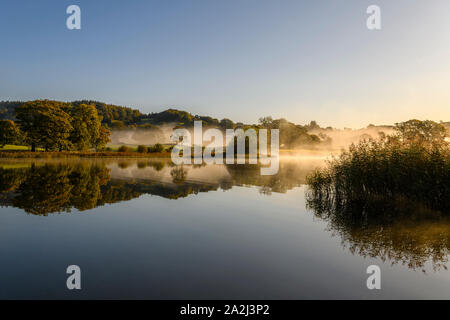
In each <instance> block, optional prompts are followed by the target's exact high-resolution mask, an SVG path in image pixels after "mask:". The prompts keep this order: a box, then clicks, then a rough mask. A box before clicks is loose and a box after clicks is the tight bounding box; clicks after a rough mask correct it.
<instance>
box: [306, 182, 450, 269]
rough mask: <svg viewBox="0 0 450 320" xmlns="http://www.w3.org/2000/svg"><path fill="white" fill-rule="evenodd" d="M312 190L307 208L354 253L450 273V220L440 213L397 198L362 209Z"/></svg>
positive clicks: (413, 267)
mask: <svg viewBox="0 0 450 320" xmlns="http://www.w3.org/2000/svg"><path fill="white" fill-rule="evenodd" d="M341 203H343V202H342V201H340V200H336V199H335V198H334V197H326V196H323V194H321V193H315V192H313V191H311V190H310V191H309V192H308V194H307V206H308V207H309V208H311V209H313V210H314V212H315V215H316V216H317V217H319V218H321V219H324V220H325V221H327V222H328V228H329V230H330V231H331V232H332V233H334V234H336V235H338V236H339V237H340V238H341V239H342V245H343V246H344V247H347V248H348V249H349V250H350V252H352V253H354V254H355V253H356V254H359V255H361V256H363V257H372V258H380V259H381V260H382V261H389V262H391V263H392V264H402V265H405V266H408V267H409V268H411V269H414V270H416V269H422V270H423V271H424V270H425V266H426V264H427V263H430V264H431V266H432V268H433V270H438V269H441V268H443V269H447V267H446V263H447V262H448V257H449V255H450V219H448V218H446V217H443V216H442V214H441V213H439V212H433V211H430V210H428V209H425V208H423V207H422V208H421V207H420V206H418V205H417V204H411V203H407V202H405V201H404V200H403V199H397V201H396V205H395V206H394V205H393V204H386V203H385V202H383V201H380V202H372V203H371V204H370V206H368V205H367V204H364V205H360V204H358V203H354V202H344V203H345V206H342V205H341Z"/></svg>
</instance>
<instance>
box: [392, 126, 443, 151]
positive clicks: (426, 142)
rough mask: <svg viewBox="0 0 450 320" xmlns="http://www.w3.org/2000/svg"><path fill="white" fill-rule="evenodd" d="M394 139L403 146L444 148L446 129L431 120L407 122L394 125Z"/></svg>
mask: <svg viewBox="0 0 450 320" xmlns="http://www.w3.org/2000/svg"><path fill="white" fill-rule="evenodd" d="M394 129H395V131H396V137H397V138H398V139H399V140H400V142H402V143H403V144H408V145H417V146H421V147H425V148H431V147H444V146H447V144H448V142H446V137H447V131H446V128H445V127H444V126H443V125H442V124H439V123H437V122H434V121H431V120H425V121H420V120H415V119H414V120H409V121H406V122H401V123H396V124H395V128H394Z"/></svg>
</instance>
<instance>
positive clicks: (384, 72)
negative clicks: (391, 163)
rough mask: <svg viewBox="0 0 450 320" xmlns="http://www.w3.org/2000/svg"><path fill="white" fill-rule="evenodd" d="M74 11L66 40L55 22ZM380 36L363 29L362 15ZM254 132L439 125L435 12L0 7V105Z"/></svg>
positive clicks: (233, 0) (356, 5)
mask: <svg viewBox="0 0 450 320" xmlns="http://www.w3.org/2000/svg"><path fill="white" fill-rule="evenodd" d="M72 4H76V5H78V6H79V7H80V9H81V30H69V29H67V27H66V19H67V17H68V16H69V15H68V14H67V13H66V8H67V7H68V6H69V5H72ZM372 4H375V5H378V6H379V7H380V9H381V30H369V29H368V28H367V27H366V20H367V18H368V16H369V15H368V14H367V13H366V9H367V7H368V6H369V5H372ZM32 99H56V100H63V101H72V100H80V99H91V100H99V101H103V102H107V103H113V104H118V105H124V106H130V107H133V108H138V109H139V110H141V111H142V112H144V113H149V112H159V111H162V110H164V109H167V108H169V107H173V108H179V109H182V110H186V111H189V112H191V113H192V114H199V115H210V116H213V117H215V118H219V119H221V118H230V119H232V120H234V121H240V122H245V123H256V122H257V121H258V119H259V118H260V117H262V116H269V115H270V116H272V117H273V118H281V117H283V118H286V119H288V120H289V121H292V122H295V123H298V124H305V123H309V121H311V120H316V121H317V122H318V123H319V124H320V125H322V126H333V127H338V128H343V127H353V128H356V127H364V126H367V125H368V124H392V123H395V122H400V121H406V120H409V119H412V118H416V119H422V120H424V119H430V120H435V121H439V120H443V121H450V1H448V0H434V1H428V0H417V1H409V0H397V1H389V0H370V1H366V0H346V1H344V0H317V1H300V0H292V1H291V0H280V1H275V0H271V1H267V0H226V1H225V0H183V1H175V0H174V1H166V0H161V1H153V0H148V1H143V0H127V1H114V0H95V1H92V0H83V1H76V0H69V1H66V0H40V1H35V0H27V1H25V0H2V1H1V2H0V100H32Z"/></svg>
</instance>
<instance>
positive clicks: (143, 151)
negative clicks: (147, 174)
mask: <svg viewBox="0 0 450 320" xmlns="http://www.w3.org/2000/svg"><path fill="white" fill-rule="evenodd" d="M147 151H148V148H147V147H146V146H143V145H138V147H137V152H139V153H146V152H147Z"/></svg>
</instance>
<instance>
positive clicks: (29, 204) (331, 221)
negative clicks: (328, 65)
mask: <svg viewBox="0 0 450 320" xmlns="http://www.w3.org/2000/svg"><path fill="white" fill-rule="evenodd" d="M322 164H323V161H322V159H309V160H308V159H302V160H301V161H299V160H285V161H281V162H280V170H279V172H278V174H276V175H274V176H261V175H260V170H259V168H257V167H255V166H245V165H226V166H225V165H223V166H218V165H214V166H207V165H192V166H186V165H185V166H174V165H173V164H172V163H171V162H170V161H166V160H142V159H139V160H133V159H116V160H114V159H111V160H101V161H100V160H83V161H74V160H71V161H69V160H66V161H58V160H42V161H39V160H35V161H22V162H20V161H15V162H7V161H3V162H0V205H1V206H12V207H16V208H20V209H22V210H24V211H25V212H27V213H29V214H33V215H48V214H51V213H60V212H70V211H71V210H73V209H74V208H75V209H77V210H79V211H85V210H89V209H93V208H95V207H99V206H103V205H105V204H113V203H117V202H120V201H129V200H131V199H134V198H137V197H140V196H141V195H144V194H149V195H155V196H159V197H163V198H166V199H180V198H185V197H188V196H192V195H196V194H199V193H202V192H210V191H216V190H223V191H226V190H229V189H231V188H233V187H234V186H244V187H246V186H251V187H253V188H257V189H258V190H259V192H260V193H261V194H264V195H268V196H270V195H271V194H273V193H286V192H287V191H289V190H291V189H294V188H296V187H298V186H300V185H302V184H304V183H305V179H306V176H307V174H308V173H309V172H311V170H313V169H314V168H316V167H317V166H320V165H322ZM298 200H299V201H302V199H298ZM335 200H336V199H328V198H323V197H320V196H319V195H318V194H314V193H308V195H307V197H306V201H307V207H308V208H310V209H311V210H312V211H313V212H314V214H315V216H316V217H318V218H320V219H323V220H325V221H326V222H327V223H328V229H329V231H331V232H332V233H333V234H334V235H337V236H338V237H339V238H340V239H341V242H342V246H344V247H346V248H348V249H349V250H350V251H351V252H352V253H354V254H357V255H360V256H362V257H366V258H368V257H371V258H380V259H382V260H383V261H389V262H391V263H392V264H401V265H404V266H407V267H409V268H411V269H414V270H425V269H426V264H427V263H430V264H431V265H432V269H434V270H437V269H446V264H447V262H448V257H449V255H450V219H449V218H448V216H447V217H445V215H443V214H441V213H438V212H432V211H429V210H425V209H423V208H420V207H418V206H417V205H415V204H413V203H412V202H411V201H408V200H407V199H397V203H396V205H392V204H386V203H376V204H373V205H372V206H371V207H360V206H358V204H352V205H351V206H348V205H346V206H339V203H341V202H340V201H335ZM399 208H400V209H399ZM299 229H300V228H299Z"/></svg>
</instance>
